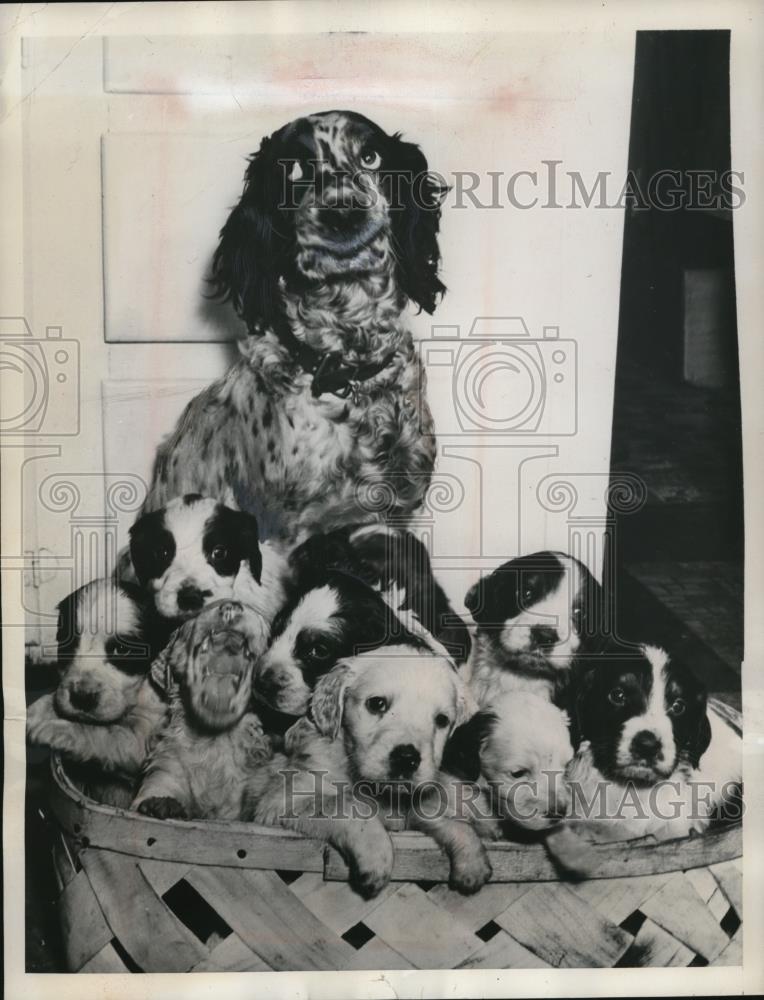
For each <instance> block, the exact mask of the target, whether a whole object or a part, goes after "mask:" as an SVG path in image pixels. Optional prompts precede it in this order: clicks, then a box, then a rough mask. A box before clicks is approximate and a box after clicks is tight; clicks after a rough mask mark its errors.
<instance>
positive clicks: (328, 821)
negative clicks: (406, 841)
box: [254, 769, 393, 899]
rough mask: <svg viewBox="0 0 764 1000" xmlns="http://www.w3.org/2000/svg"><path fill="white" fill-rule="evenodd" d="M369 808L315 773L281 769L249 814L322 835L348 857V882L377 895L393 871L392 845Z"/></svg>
mask: <svg viewBox="0 0 764 1000" xmlns="http://www.w3.org/2000/svg"><path fill="white" fill-rule="evenodd" d="M372 812H373V809H372V808H370V804H369V803H368V802H365V801H364V802H361V801H359V800H357V799H355V798H354V797H353V795H352V794H350V793H349V792H347V791H346V790H345V789H344V788H343V787H342V786H341V785H338V784H336V783H335V782H333V781H331V780H330V779H326V778H325V776H322V775H320V774H313V773H310V772H306V771H294V770H289V769H285V770H284V771H280V772H278V773H277V774H276V776H275V778H274V780H272V781H271V784H270V786H269V788H268V790H267V791H266V792H265V794H264V795H263V796H262V797H261V799H260V801H259V802H258V803H257V805H256V807H255V811H254V819H255V821H256V822H259V823H268V824H279V825H281V826H284V827H287V828H288V829H291V830H296V831H297V832H298V833H301V834H303V836H305V837H312V838H314V839H317V840H323V841H325V842H326V843H329V844H331V845H332V846H333V847H335V848H336V849H337V850H338V851H339V852H340V854H341V855H342V856H343V857H344V858H345V860H346V861H347V864H348V867H349V869H350V882H351V884H352V885H353V886H354V888H356V889H357V890H358V892H359V893H360V894H361V895H362V896H364V897H366V898H367V899H370V898H372V897H373V896H376V895H378V894H379V893H380V892H381V891H382V890H383V889H384V887H385V886H386V885H387V883H388V882H389V881H390V876H391V875H392V871H393V844H392V841H391V840H390V836H389V834H388V833H387V831H386V830H385V828H384V826H383V824H382V821H381V819H380V818H379V817H378V816H374V815H370V814H371V813H372Z"/></svg>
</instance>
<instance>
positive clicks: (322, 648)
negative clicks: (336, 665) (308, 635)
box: [307, 641, 332, 660]
mask: <svg viewBox="0 0 764 1000" xmlns="http://www.w3.org/2000/svg"><path fill="white" fill-rule="evenodd" d="M307 655H308V657H309V658H310V659H311V660H328V659H329V657H330V656H331V655H332V651H331V649H330V648H329V645H328V643H326V642H321V641H319V642H314V643H313V645H312V646H311V647H310V649H309V650H308V651H307Z"/></svg>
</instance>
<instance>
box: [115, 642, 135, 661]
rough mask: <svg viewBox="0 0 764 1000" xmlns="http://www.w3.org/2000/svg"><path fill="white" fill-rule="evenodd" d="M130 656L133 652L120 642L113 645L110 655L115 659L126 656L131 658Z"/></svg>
mask: <svg viewBox="0 0 764 1000" xmlns="http://www.w3.org/2000/svg"><path fill="white" fill-rule="evenodd" d="M132 654H133V650H132V649H130V647H129V646H125V645H124V643H121V642H118V643H115V645H114V648H113V649H112V651H111V655H112V656H115V657H117V659H124V658H125V657H126V656H131V655H132Z"/></svg>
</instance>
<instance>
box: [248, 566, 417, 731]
mask: <svg viewBox="0 0 764 1000" xmlns="http://www.w3.org/2000/svg"><path fill="white" fill-rule="evenodd" d="M400 643H407V644H409V645H412V646H414V647H416V648H418V649H426V648H428V644H427V642H426V641H425V640H424V639H423V638H421V637H419V636H417V635H414V634H412V632H411V631H410V630H409V629H408V628H407V627H406V625H405V624H404V622H403V621H401V619H400V618H399V617H398V615H396V613H395V612H394V611H393V609H392V608H391V607H390V606H389V604H388V603H387V602H386V601H385V600H384V599H383V597H382V596H381V595H380V594H379V593H377V592H376V591H375V590H373V589H372V588H371V587H369V586H368V585H367V584H366V583H364V581H363V580H361V579H358V578H355V577H353V576H350V575H348V574H345V573H343V572H337V571H334V570H326V571H325V572H323V573H322V574H321V576H320V577H319V578H317V581H316V583H315V585H312V586H310V585H309V586H308V587H307V589H304V590H300V591H298V592H297V593H296V594H295V596H294V597H293V599H292V600H291V601H290V603H289V604H287V606H286V607H285V608H284V609H283V610H282V611H281V612H280V613H279V614H278V615H277V616H276V618H275V620H274V623H273V629H272V632H271V644H270V646H269V648H268V650H267V652H266V653H265V655H264V656H263V657H262V659H261V661H260V663H259V664H258V668H257V674H256V677H255V697H256V698H257V700H258V701H261V702H264V703H265V704H267V705H269V706H270V707H271V708H275V709H277V710H278V711H280V712H285V713H286V714H287V715H303V714H304V713H305V712H306V711H307V710H308V703H309V701H310V697H311V694H312V692H313V688H314V687H315V685H316V683H317V681H318V680H319V678H320V677H322V676H323V675H324V674H326V673H328V672H329V671H330V670H331V669H332V667H334V666H335V664H336V663H337V662H338V661H339V660H340V659H345V658H347V657H351V656H354V655H356V653H360V652H362V651H364V650H370V649H373V648H376V647H379V646H387V645H390V644H395V645H398V644H400Z"/></svg>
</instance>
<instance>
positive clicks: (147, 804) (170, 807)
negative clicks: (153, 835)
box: [138, 795, 188, 819]
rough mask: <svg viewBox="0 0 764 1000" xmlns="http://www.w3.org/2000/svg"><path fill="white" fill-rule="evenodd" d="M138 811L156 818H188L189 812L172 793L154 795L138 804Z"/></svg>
mask: <svg viewBox="0 0 764 1000" xmlns="http://www.w3.org/2000/svg"><path fill="white" fill-rule="evenodd" d="M138 812H139V813H142V814H143V815H144V816H153V817H154V819H188V813H187V812H186V810H185V809H184V808H183V806H182V805H181V804H180V802H178V800H177V799H174V798H172V796H170V795H154V796H152V797H151V798H148V799H144V800H143V802H140V803H139V804H138Z"/></svg>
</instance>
